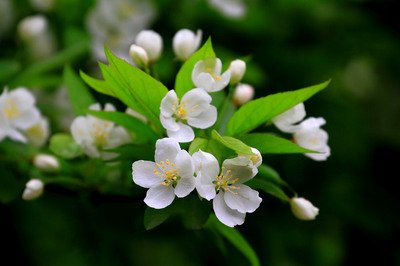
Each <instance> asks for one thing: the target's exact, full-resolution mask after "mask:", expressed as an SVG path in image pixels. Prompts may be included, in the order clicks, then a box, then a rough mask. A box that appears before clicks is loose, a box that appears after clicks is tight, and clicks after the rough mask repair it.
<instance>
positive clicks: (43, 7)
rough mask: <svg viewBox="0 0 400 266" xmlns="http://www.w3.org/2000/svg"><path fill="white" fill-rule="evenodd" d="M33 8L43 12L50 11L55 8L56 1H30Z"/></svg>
mask: <svg viewBox="0 0 400 266" xmlns="http://www.w3.org/2000/svg"><path fill="white" fill-rule="evenodd" d="M29 2H30V4H31V5H32V7H33V8H34V9H36V10H39V11H41V12H46V11H50V10H51V9H53V7H54V4H55V3H54V2H55V0H29Z"/></svg>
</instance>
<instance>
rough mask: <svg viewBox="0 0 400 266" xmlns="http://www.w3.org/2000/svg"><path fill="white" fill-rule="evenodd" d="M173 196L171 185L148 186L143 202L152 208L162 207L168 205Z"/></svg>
mask: <svg viewBox="0 0 400 266" xmlns="http://www.w3.org/2000/svg"><path fill="white" fill-rule="evenodd" d="M174 198H175V193H174V188H173V187H172V186H163V185H159V186H155V187H151V188H149V190H148V191H147V193H146V198H145V199H144V202H145V203H146V204H147V205H148V206H149V207H152V208H154V209H163V208H165V207H167V206H168V205H170V204H171V203H172V202H173V201H174Z"/></svg>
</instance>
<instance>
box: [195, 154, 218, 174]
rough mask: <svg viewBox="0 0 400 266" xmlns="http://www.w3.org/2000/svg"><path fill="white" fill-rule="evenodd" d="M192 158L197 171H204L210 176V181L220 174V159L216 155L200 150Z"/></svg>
mask: <svg viewBox="0 0 400 266" xmlns="http://www.w3.org/2000/svg"><path fill="white" fill-rule="evenodd" d="M192 158H193V162H194V165H195V171H196V173H197V174H198V173H200V172H202V173H203V175H204V176H207V177H209V179H210V180H211V181H210V182H212V181H214V178H215V177H216V176H217V175H218V174H219V165H218V160H217V159H216V158H215V157H214V155H212V154H211V153H208V152H203V151H202V150H199V151H198V152H195V153H194V154H193V155H192Z"/></svg>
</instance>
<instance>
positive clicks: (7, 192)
mask: <svg viewBox="0 0 400 266" xmlns="http://www.w3.org/2000/svg"><path fill="white" fill-rule="evenodd" d="M7 167H9V166H5V165H4V167H3V165H0V169H2V170H5V169H7ZM17 178H18V177H17V176H16V174H15V173H13V172H12V171H2V173H1V178H0V203H3V204H6V203H9V202H11V201H13V200H15V199H16V198H20V197H21V196H22V191H23V189H24V186H23V185H22V184H21V183H20V182H19V181H18V179H17Z"/></svg>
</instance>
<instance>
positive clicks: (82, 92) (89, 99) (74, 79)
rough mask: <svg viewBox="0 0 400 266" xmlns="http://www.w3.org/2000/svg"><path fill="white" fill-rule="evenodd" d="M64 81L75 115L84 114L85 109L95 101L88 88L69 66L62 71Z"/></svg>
mask: <svg viewBox="0 0 400 266" xmlns="http://www.w3.org/2000/svg"><path fill="white" fill-rule="evenodd" d="M63 79H64V83H65V85H66V86H67V89H68V96H69V100H70V102H71V105H72V109H73V110H74V112H75V114H76V115H83V114H85V112H84V111H85V110H86V109H88V108H89V106H90V105H91V104H93V103H95V100H94V98H93V96H92V95H91V94H90V92H89V89H88V88H87V87H86V86H85V84H84V83H83V82H82V80H81V79H80V78H79V76H78V75H77V74H75V73H74V71H73V70H72V68H71V67H69V66H66V67H65V68H64V73H63Z"/></svg>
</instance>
